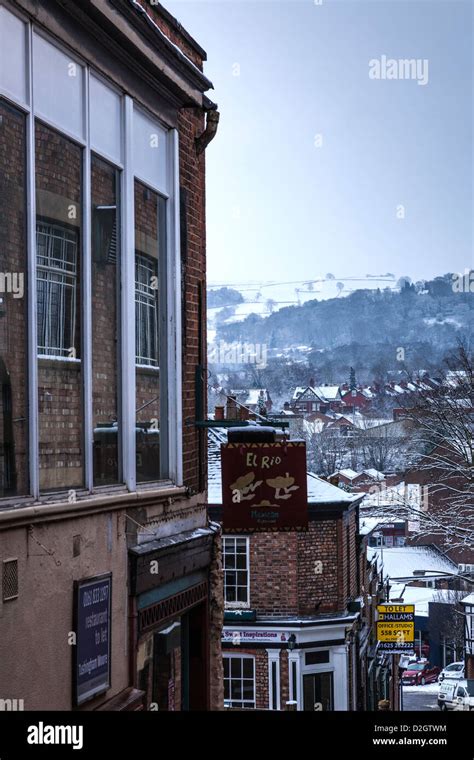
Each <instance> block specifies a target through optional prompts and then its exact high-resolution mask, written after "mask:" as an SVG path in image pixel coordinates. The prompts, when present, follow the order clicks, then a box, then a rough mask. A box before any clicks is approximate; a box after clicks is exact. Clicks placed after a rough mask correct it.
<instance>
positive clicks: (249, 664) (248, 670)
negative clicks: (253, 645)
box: [242, 657, 254, 678]
mask: <svg viewBox="0 0 474 760" xmlns="http://www.w3.org/2000/svg"><path fill="white" fill-rule="evenodd" d="M242 662H243V677H244V678H253V663H254V661H253V659H252V658H251V657H245V658H244V659H243V660H242Z"/></svg>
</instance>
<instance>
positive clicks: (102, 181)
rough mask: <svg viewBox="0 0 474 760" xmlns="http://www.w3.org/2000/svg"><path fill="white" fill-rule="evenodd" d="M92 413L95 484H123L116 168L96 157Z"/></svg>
mask: <svg viewBox="0 0 474 760" xmlns="http://www.w3.org/2000/svg"><path fill="white" fill-rule="evenodd" d="M91 171H92V182H91V184H92V401H93V404H92V414H93V425H94V485H95V486H99V485H110V484H113V483H118V482H119V478H120V467H119V450H120V449H119V405H118V367H119V365H120V362H119V351H120V342H119V314H120V311H119V293H120V285H119V283H120V281H119V268H120V266H119V265H120V243H119V232H120V230H119V224H118V214H117V208H118V202H117V188H118V186H119V175H118V172H117V171H116V169H114V168H113V167H112V166H110V165H109V164H107V163H106V162H105V161H102V160H101V159H100V158H97V157H96V156H92V163H91Z"/></svg>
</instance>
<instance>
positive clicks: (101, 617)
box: [73, 573, 112, 706]
mask: <svg viewBox="0 0 474 760" xmlns="http://www.w3.org/2000/svg"><path fill="white" fill-rule="evenodd" d="M111 596H112V574H111V573H108V574H106V575H100V576H96V577H95V578H87V579H84V580H81V581H76V582H75V583H74V631H75V633H76V646H74V647H73V655H74V656H73V668H74V670H73V700H74V704H75V705H76V706H77V705H81V704H82V703H83V702H87V701H88V700H89V699H92V698H93V697H95V696H97V695H98V694H102V693H103V692H105V691H107V689H109V688H110V671H111V664H110V656H111V649H110V643H111V642H110V635H111Z"/></svg>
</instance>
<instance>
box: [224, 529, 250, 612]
mask: <svg viewBox="0 0 474 760" xmlns="http://www.w3.org/2000/svg"><path fill="white" fill-rule="evenodd" d="M237 539H238V540H240V541H245V556H246V560H247V561H246V566H245V570H242V569H240V570H239V569H237V568H226V567H225V556H226V552H225V542H226V541H236V540H237ZM234 555H235V556H237V552H235V551H234ZM222 569H223V572H224V605H225V607H226V609H229V610H232V609H234V610H235V609H249V608H250V539H249V537H248V536H237V535H236V536H234V535H232V536H229V535H227V536H222ZM226 569H227V570H228V571H229V572H233V571H234V570H235V572H246V573H247V601H246V602H239V601H235V602H228V601H227V599H226V582H225V573H226ZM236 588H239V586H236ZM241 588H244V587H241Z"/></svg>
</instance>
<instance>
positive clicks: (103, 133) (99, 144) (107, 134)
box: [90, 76, 122, 163]
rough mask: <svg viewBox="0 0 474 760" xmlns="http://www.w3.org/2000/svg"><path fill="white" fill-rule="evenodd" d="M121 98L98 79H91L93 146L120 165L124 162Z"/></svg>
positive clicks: (92, 77)
mask: <svg viewBox="0 0 474 760" xmlns="http://www.w3.org/2000/svg"><path fill="white" fill-rule="evenodd" d="M121 105H122V104H121V98H120V95H118V93H116V92H115V91H114V90H112V89H110V87H107V85H105V84H104V83H103V82H101V81H100V80H99V79H96V77H94V76H91V78H90V119H91V145H92V148H93V149H94V150H96V151H97V152H98V153H104V154H105V155H107V156H109V157H110V158H111V159H113V160H114V161H116V162H117V163H120V162H121V160H122V148H121V146H122V135H121V123H122V120H121Z"/></svg>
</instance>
